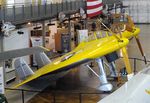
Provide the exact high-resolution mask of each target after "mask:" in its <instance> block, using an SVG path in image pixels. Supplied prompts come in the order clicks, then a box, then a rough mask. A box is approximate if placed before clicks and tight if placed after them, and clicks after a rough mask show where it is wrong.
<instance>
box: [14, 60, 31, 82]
mask: <svg viewBox="0 0 150 103" xmlns="http://www.w3.org/2000/svg"><path fill="white" fill-rule="evenodd" d="M14 66H15V69H16V72H17V74H18V76H19V78H20V79H22V80H23V79H25V78H26V77H28V76H30V75H33V74H34V72H33V71H32V69H31V68H30V67H29V66H28V64H27V63H26V62H25V61H24V59H23V58H17V59H16V60H15V61H14Z"/></svg>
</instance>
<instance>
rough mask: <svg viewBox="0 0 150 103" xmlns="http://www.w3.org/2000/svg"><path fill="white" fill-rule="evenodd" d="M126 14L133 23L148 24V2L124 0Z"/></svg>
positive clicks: (149, 4)
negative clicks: (126, 7) (130, 17)
mask: <svg viewBox="0 0 150 103" xmlns="http://www.w3.org/2000/svg"><path fill="white" fill-rule="evenodd" d="M123 4H124V5H127V6H129V8H128V9H126V10H127V12H128V13H129V15H130V16H132V18H133V20H134V22H135V23H150V0H124V1H123Z"/></svg>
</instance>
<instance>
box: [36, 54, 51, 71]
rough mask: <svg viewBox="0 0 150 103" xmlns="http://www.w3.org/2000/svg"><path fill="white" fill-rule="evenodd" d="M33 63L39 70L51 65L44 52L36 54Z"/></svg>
mask: <svg viewBox="0 0 150 103" xmlns="http://www.w3.org/2000/svg"><path fill="white" fill-rule="evenodd" d="M35 61H36V62H37V65H38V67H39V68H41V67H43V66H45V65H47V64H49V63H51V60H50V59H49V58H48V57H47V55H46V54H45V53H44V52H42V53H36V54H35Z"/></svg>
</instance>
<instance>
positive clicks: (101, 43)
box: [15, 36, 129, 88]
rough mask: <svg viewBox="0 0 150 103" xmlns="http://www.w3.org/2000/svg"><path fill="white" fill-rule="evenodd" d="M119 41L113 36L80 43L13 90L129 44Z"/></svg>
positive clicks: (124, 40)
mask: <svg viewBox="0 0 150 103" xmlns="http://www.w3.org/2000/svg"><path fill="white" fill-rule="evenodd" d="M121 41H122V42H119V41H118V39H117V38H116V37H114V36H109V37H105V38H101V39H97V40H93V41H90V42H82V43H81V44H79V46H78V47H76V48H75V49H74V50H73V51H71V52H69V53H67V54H66V55H64V56H62V57H60V58H58V59H56V60H54V61H53V62H52V63H50V64H48V65H45V66H44V67H42V68H40V69H39V70H37V71H36V72H35V74H34V75H32V76H30V77H28V78H27V79H26V80H24V81H22V82H21V83H19V84H18V85H16V86H15V88H17V87H18V86H21V85H23V84H25V83H27V82H29V81H32V80H34V79H36V78H38V77H40V76H42V75H45V74H48V73H51V72H53V71H56V70H60V69H62V68H63V67H67V66H69V65H71V64H74V63H77V62H80V61H83V60H87V59H90V60H91V59H95V58H99V57H101V56H103V55H106V54H108V53H111V52H113V51H116V50H119V49H121V48H122V47H124V46H126V45H127V44H128V43H129V40H128V39H125V38H121ZM65 58H66V60H65Z"/></svg>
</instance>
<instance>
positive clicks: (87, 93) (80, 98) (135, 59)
mask: <svg viewBox="0 0 150 103" xmlns="http://www.w3.org/2000/svg"><path fill="white" fill-rule="evenodd" d="M120 58H122V57H120ZM129 59H130V60H133V67H134V70H133V71H134V72H135V73H137V67H136V65H137V61H141V62H143V63H145V60H144V59H139V58H129ZM146 62H147V63H150V61H146ZM5 89H6V90H9V91H20V92H21V101H22V103H25V92H32V93H47V94H48V93H50V94H51V95H52V100H50V101H52V102H50V103H56V102H57V101H58V100H57V98H56V97H57V95H58V94H62V95H64V96H65V95H68V94H69V95H70V94H73V95H77V96H78V103H83V98H82V97H83V96H84V95H90V96H91V95H93V94H94V95H99V94H102V93H103V92H58V91H55V90H52V91H51V92H50V91H37V90H26V89H12V88H5ZM106 93H107V92H106ZM107 94H109V93H107ZM6 98H7V97H6ZM67 98H68V97H67Z"/></svg>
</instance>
